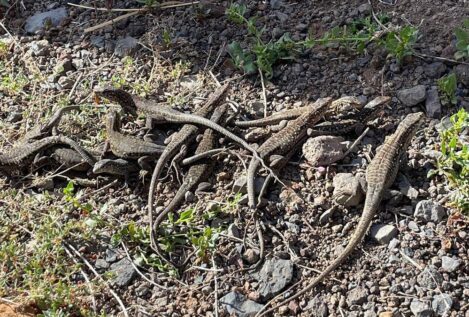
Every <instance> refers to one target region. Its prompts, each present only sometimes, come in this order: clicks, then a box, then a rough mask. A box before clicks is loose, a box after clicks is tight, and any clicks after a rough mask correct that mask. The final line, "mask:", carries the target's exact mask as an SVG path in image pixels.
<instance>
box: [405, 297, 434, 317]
mask: <svg viewBox="0 0 469 317" xmlns="http://www.w3.org/2000/svg"><path fill="white" fill-rule="evenodd" d="M410 310H411V311H412V314H414V316H416V317H432V316H433V309H432V308H431V306H430V303H428V302H423V301H420V300H418V299H414V300H412V302H411V303H410Z"/></svg>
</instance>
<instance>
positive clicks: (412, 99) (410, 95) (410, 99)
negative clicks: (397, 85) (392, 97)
mask: <svg viewBox="0 0 469 317" xmlns="http://www.w3.org/2000/svg"><path fill="white" fill-rule="evenodd" d="M425 96H426V87H425V85H417V86H415V87H412V88H408V89H401V90H399V91H398V92H397V98H399V100H400V101H401V102H402V103H403V104H404V105H405V106H407V107H413V106H415V105H418V104H419V103H421V102H422V101H424V100H425Z"/></svg>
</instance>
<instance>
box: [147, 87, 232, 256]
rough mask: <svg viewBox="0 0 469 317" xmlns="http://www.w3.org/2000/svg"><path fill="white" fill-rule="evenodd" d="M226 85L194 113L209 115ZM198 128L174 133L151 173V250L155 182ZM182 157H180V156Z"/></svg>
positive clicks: (222, 99) (223, 94) (220, 101)
mask: <svg viewBox="0 0 469 317" xmlns="http://www.w3.org/2000/svg"><path fill="white" fill-rule="evenodd" d="M228 88H229V87H228V85H224V86H222V87H220V88H218V89H217V90H216V91H215V92H214V93H213V94H212V96H211V97H210V98H209V100H208V101H207V102H206V103H205V105H204V106H203V107H202V108H200V109H199V110H197V111H196V114H197V115H198V116H201V117H202V116H206V115H209V114H210V113H211V112H212V111H213V110H214V109H215V108H217V107H218V106H219V105H220V104H221V103H222V102H223V101H224V100H225V97H226V94H227V93H228ZM198 131H199V128H198V127H197V126H195V125H192V124H185V125H184V126H183V127H182V128H181V130H179V131H178V132H176V133H175V134H174V135H173V137H172V138H171V142H170V143H169V144H167V145H166V149H165V150H164V152H163V153H162V154H161V156H160V158H159V159H158V161H157V162H156V166H155V169H154V171H153V175H152V178H151V181H150V188H149V196H148V214H149V219H150V228H151V229H150V230H151V231H150V240H151V244H152V246H153V249H155V251H157V252H158V246H157V242H156V240H155V239H154V231H153V223H152V222H153V194H154V192H155V187H156V180H157V179H158V178H159V177H160V175H161V172H162V170H163V167H164V165H165V164H166V162H168V161H169V160H170V159H171V158H173V157H174V156H175V155H176V154H177V153H178V152H180V151H185V148H186V147H187V146H188V144H189V143H190V142H191V141H192V140H193V139H194V138H195V137H196V135H197V132H198ZM181 156H182V155H181Z"/></svg>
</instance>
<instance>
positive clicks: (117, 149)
mask: <svg viewBox="0 0 469 317" xmlns="http://www.w3.org/2000/svg"><path fill="white" fill-rule="evenodd" d="M106 131H107V134H108V140H109V144H110V147H111V151H112V153H114V154H115V155H116V156H118V157H121V158H124V159H138V158H140V157H142V156H147V155H151V156H153V157H156V156H159V155H161V153H163V151H164V150H165V147H164V146H162V145H157V144H154V143H151V142H147V141H144V140H141V139H139V138H137V137H134V136H130V135H125V134H123V133H122V132H120V118H119V115H118V114H117V112H116V111H112V110H110V111H109V113H108V114H107V116H106Z"/></svg>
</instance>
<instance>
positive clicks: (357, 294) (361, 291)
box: [347, 287, 368, 306]
mask: <svg viewBox="0 0 469 317" xmlns="http://www.w3.org/2000/svg"><path fill="white" fill-rule="evenodd" d="M367 296H368V291H367V289H366V288H363V287H356V288H354V289H352V290H351V291H350V292H348V294H347V304H348V305H349V306H352V305H361V304H363V303H364V302H365V301H366V298H367Z"/></svg>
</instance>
